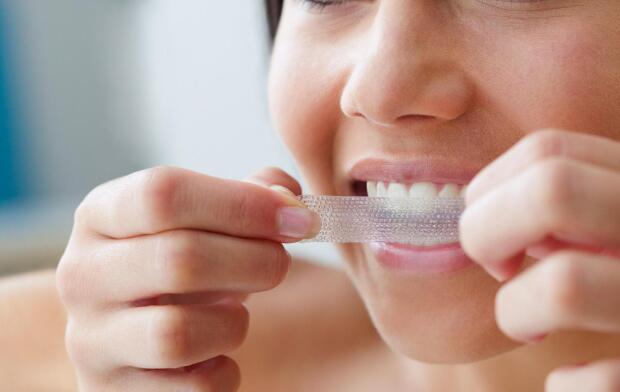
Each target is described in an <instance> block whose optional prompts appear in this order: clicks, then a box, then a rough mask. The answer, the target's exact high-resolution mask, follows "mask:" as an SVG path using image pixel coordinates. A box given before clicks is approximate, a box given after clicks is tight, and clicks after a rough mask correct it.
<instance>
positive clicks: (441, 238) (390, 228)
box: [299, 195, 465, 246]
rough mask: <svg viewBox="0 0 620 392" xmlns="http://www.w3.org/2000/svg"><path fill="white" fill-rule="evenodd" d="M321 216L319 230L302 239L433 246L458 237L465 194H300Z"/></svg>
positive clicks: (302, 199)
mask: <svg viewBox="0 0 620 392" xmlns="http://www.w3.org/2000/svg"><path fill="white" fill-rule="evenodd" d="M299 200H301V201H302V202H303V203H304V204H305V205H306V206H307V207H308V208H309V209H311V210H313V211H315V212H317V213H318V214H319V216H320V217H321V231H320V232H319V234H318V235H317V236H316V237H314V238H312V239H308V240H305V241H303V242H340V243H342V242H375V241H376V242H397V243H403V244H412V245H421V246H430V245H435V244H442V243H454V242H458V240H459V230H458V224H459V217H460V215H461V213H462V212H463V210H464V209H465V201H464V199H463V198H460V197H455V198H439V197H436V198H413V197H412V198H409V197H403V198H390V197H363V196H315V195H302V196H299Z"/></svg>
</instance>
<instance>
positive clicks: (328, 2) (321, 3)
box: [298, 0, 351, 12]
mask: <svg viewBox="0 0 620 392" xmlns="http://www.w3.org/2000/svg"><path fill="white" fill-rule="evenodd" d="M298 1H299V2H300V3H301V4H302V5H303V6H305V7H306V9H307V10H309V11H317V12H321V11H324V10H325V8H327V7H331V6H336V5H341V4H344V3H346V2H348V1H351V0H298Z"/></svg>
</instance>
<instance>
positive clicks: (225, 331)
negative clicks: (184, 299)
mask: <svg viewBox="0 0 620 392" xmlns="http://www.w3.org/2000/svg"><path fill="white" fill-rule="evenodd" d="M248 320H249V316H248V312H247V310H246V308H245V307H244V306H243V305H233V304H227V305H208V306H204V305H174V306H147V307H141V308H132V309H127V310H123V311H120V312H118V313H117V314H116V315H115V316H114V317H112V318H111V319H110V320H108V321H107V322H105V325H104V332H103V334H104V338H105V341H106V342H107V347H108V349H107V358H106V360H107V363H109V364H110V365H116V366H130V367H135V368H142V369H169V368H179V367H183V366H189V365H192V364H194V363H199V362H202V361H205V360H206V359H208V358H211V357H214V356H217V355H219V354H225V353H228V352H231V351H232V350H234V349H236V348H238V347H239V346H240V345H241V343H242V342H243V340H244V339H245V336H246V334H247V329H248V322H249V321H248Z"/></svg>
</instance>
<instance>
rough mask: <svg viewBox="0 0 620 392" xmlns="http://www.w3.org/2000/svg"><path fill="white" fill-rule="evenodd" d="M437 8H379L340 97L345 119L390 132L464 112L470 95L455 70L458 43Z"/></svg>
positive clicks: (407, 4)
mask: <svg viewBox="0 0 620 392" xmlns="http://www.w3.org/2000/svg"><path fill="white" fill-rule="evenodd" d="M438 3H440V2H437V1H434V0H432V1H385V2H381V3H380V4H381V5H380V6H378V10H377V11H376V14H375V16H374V21H373V23H372V25H371V27H370V28H369V31H368V33H369V35H370V37H369V38H370V43H369V45H366V46H365V48H363V49H360V53H359V56H357V61H356V62H355V64H353V66H352V70H351V73H350V75H349V77H348V80H347V81H346V83H345V86H344V89H343V91H342V94H341V97H340V107H341V110H342V112H343V113H344V114H345V115H346V116H348V117H361V118H365V119H366V120H367V121H369V122H371V123H373V124H374V125H378V126H381V127H385V128H390V127H395V126H399V125H402V124H403V123H405V122H409V121H412V120H413V121H415V120H422V119H424V120H429V119H433V120H439V121H449V120H454V119H456V118H458V117H460V116H461V115H463V114H464V113H465V112H466V111H467V108H468V106H469V102H470V100H471V96H472V92H471V88H470V86H469V84H468V81H467V77H466V74H465V73H464V72H463V71H462V70H461V69H460V68H459V65H458V61H457V60H458V55H457V53H458V52H459V51H458V47H457V46H458V44H456V42H457V41H458V39H455V38H456V37H455V33H454V31H452V30H453V29H452V28H451V27H450V26H449V25H450V22H449V21H447V19H448V17H447V16H446V13H445V12H442V11H441V10H439V9H438V8H437V7H438V6H437V4H438ZM433 4H434V5H433ZM361 46H363V45H361Z"/></svg>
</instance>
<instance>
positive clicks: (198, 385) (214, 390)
mask: <svg viewBox="0 0 620 392" xmlns="http://www.w3.org/2000/svg"><path fill="white" fill-rule="evenodd" d="M213 360H217V361H218V362H217V365H216V369H215V371H216V372H218V373H219V374H218V375H217V376H214V375H213V370H210V371H208V372H201V373H196V374H195V376H194V377H193V379H192V380H191V382H190V384H191V389H190V390H191V391H192V392H234V391H237V390H238V389H239V386H240V385H241V370H240V368H239V365H238V364H237V363H236V362H235V361H234V360H232V359H230V358H228V357H224V356H221V357H217V358H216V359H211V361H213Z"/></svg>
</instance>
